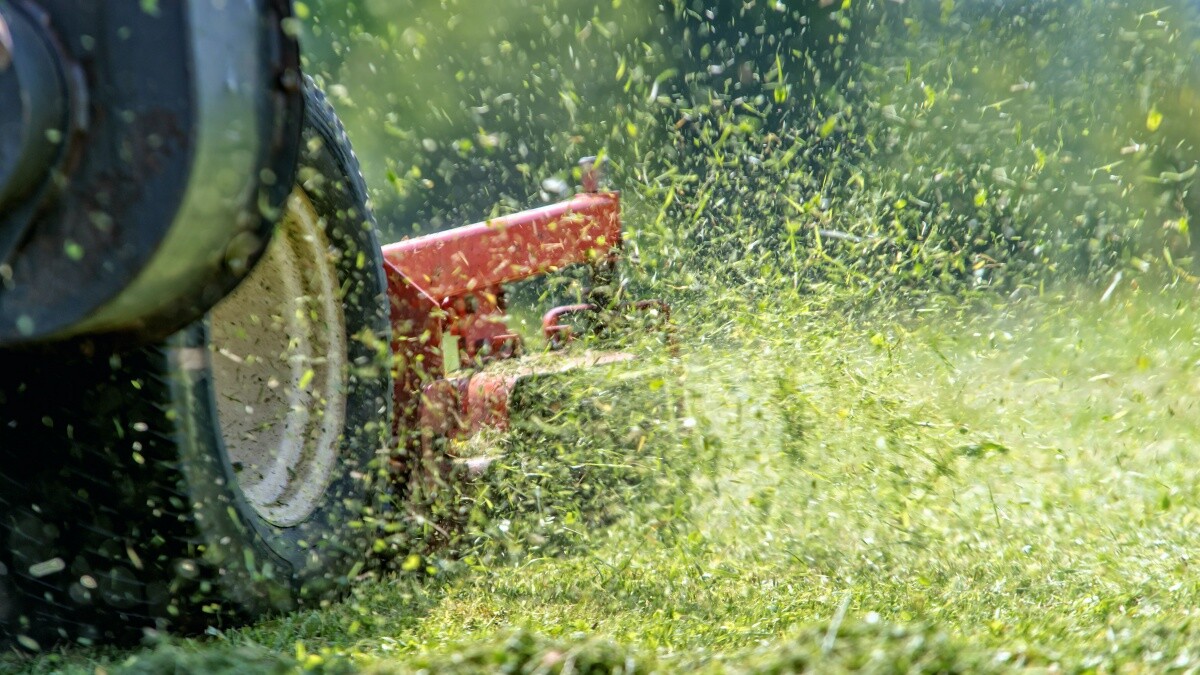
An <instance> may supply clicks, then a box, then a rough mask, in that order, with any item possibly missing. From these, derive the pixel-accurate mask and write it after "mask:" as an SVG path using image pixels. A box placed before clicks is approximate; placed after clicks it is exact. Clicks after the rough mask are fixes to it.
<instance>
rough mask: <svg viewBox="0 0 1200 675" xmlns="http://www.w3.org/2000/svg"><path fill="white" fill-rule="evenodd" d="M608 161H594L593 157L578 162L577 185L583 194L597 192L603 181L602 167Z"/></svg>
mask: <svg viewBox="0 0 1200 675" xmlns="http://www.w3.org/2000/svg"><path fill="white" fill-rule="evenodd" d="M607 161H608V160H601V161H599V162H597V161H596V158H595V157H584V158H583V159H581V160H579V184H580V186H581V187H582V188H583V191H584V192H599V191H600V184H601V183H602V182H603V181H604V165H605V164H606V163H607Z"/></svg>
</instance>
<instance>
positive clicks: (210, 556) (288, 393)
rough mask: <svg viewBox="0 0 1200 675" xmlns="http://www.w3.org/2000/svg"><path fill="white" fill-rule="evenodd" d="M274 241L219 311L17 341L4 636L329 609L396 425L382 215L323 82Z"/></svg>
mask: <svg viewBox="0 0 1200 675" xmlns="http://www.w3.org/2000/svg"><path fill="white" fill-rule="evenodd" d="M306 85H307V87H306V88H307V91H306V95H305V107H306V112H305V132H304V140H305V144H304V146H303V147H302V148H301V162H300V169H299V173H298V177H297V184H296V187H295V190H294V191H293V194H292V196H291V198H290V199H289V200H288V206H287V208H286V213H285V214H284V216H283V218H282V220H281V222H280V225H279V227H278V230H277V233H276V235H275V237H274V239H273V240H272V242H271V245H270V247H269V249H268V253H267V254H266V256H265V257H264V259H263V260H262V261H261V262H260V264H259V265H258V266H256V267H255V269H254V271H253V272H252V273H251V275H250V276H249V277H248V278H247V279H246V280H245V281H244V282H243V284H242V285H241V286H239V288H238V289H237V290H236V291H235V292H234V293H233V294H231V295H230V296H229V297H228V298H226V299H225V300H223V301H222V302H221V303H220V304H219V305H218V306H217V307H216V308H215V309H214V310H213V311H212V312H211V314H210V315H209V317H208V319H206V320H205V321H203V322H200V323H197V324H195V325H192V326H191V327H189V328H187V329H186V330H184V331H182V332H180V333H178V334H176V335H174V336H172V337H171V338H170V339H168V340H167V341H166V342H165V343H163V344H160V345H156V346H153V347H148V348H144V349H141V350H138V351H134V352H129V353H123V354H119V355H115V356H95V355H93V356H91V357H90V358H85V357H76V356H72V357H68V356H66V355H63V356H62V358H46V356H45V355H41V356H38V357H37V358H31V356H30V355H16V354H7V355H5V354H0V635H3V638H6V639H8V640H12V641H15V642H17V643H19V644H20V645H22V646H24V647H25V648H27V649H37V648H45V647H47V646H49V645H51V644H55V643H63V642H69V641H74V642H83V643H91V642H129V641H131V640H136V639H139V638H141V637H142V636H143V635H145V634H146V633H147V632H152V631H163V630H171V631H178V632H192V631H196V630H202V629H203V628H205V627H207V626H213V625H216V626H224V625H230V624H232V623H235V622H238V621H242V620H245V619H248V618H253V617H257V616H261V615H263V614H265V613H270V612H275V611H287V610H291V609H295V608H299V607H303V606H313V605H314V604H317V603H320V602H321V601H323V600H326V599H328V598H331V597H335V596H336V595H337V594H338V592H339V591H340V590H342V589H344V588H345V587H346V585H347V583H348V580H349V579H350V578H352V577H353V576H354V575H355V574H356V573H357V571H358V569H361V565H362V564H363V563H364V561H365V553H366V551H367V548H368V545H369V543H370V540H371V536H370V533H369V531H368V528H366V527H364V526H363V524H362V523H363V512H364V509H368V510H369V509H371V508H372V505H373V499H374V497H373V495H375V494H376V493H377V492H378V490H377V488H378V487H379V486H378V485H377V484H376V483H375V480H376V478H375V476H376V475H377V474H376V472H374V471H373V470H372V466H373V464H374V462H375V460H376V457H377V453H378V452H379V451H380V449H381V448H384V447H386V445H387V442H388V441H389V436H390V413H389V411H390V405H391V403H390V402H391V390H390V389H391V382H390V377H389V373H388V367H387V362H386V361H385V360H383V357H384V356H386V353H387V345H388V340H389V325H388V318H387V304H386V295H385V292H384V288H385V287H384V279H383V272H382V267H381V264H380V261H379V257H380V253H379V245H378V242H377V240H376V235H375V230H374V221H373V219H372V217H371V214H370V212H369V210H368V208H367V197H366V191H365V189H364V186H363V183H362V178H361V176H360V174H359V170H358V163H357V161H356V160H355V158H354V156H353V154H352V153H351V151H350V147H349V144H348V142H347V141H346V137H345V133H344V131H343V130H342V127H341V124H340V123H339V122H338V120H337V118H336V116H335V115H334V113H333V110H332V108H331V107H330V106H329V104H328V103H327V102H326V101H325V99H324V97H323V96H322V95H321V94H320V92H319V91H318V90H317V89H316V87H315V86H313V85H312V83H311V81H308V82H306Z"/></svg>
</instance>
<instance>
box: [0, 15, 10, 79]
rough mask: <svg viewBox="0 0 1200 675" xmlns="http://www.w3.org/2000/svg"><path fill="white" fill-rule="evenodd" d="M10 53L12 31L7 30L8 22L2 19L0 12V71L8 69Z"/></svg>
mask: <svg viewBox="0 0 1200 675" xmlns="http://www.w3.org/2000/svg"><path fill="white" fill-rule="evenodd" d="M12 53H13V41H12V33H11V32H9V30H8V23H7V22H6V21H5V20H4V15H2V14H0V73H3V72H4V71H6V70H8V67H9V66H11V65H12Z"/></svg>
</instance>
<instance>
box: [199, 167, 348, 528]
mask: <svg viewBox="0 0 1200 675" xmlns="http://www.w3.org/2000/svg"><path fill="white" fill-rule="evenodd" d="M338 289H339V283H338V274H337V258H336V255H334V254H333V253H331V248H330V246H329V242H328V239H327V238H326V236H325V232H324V229H323V227H322V224H321V219H320V218H319V216H318V215H317V213H316V210H315V208H314V207H313V204H312V202H311V201H310V200H309V199H308V197H307V196H306V195H305V194H304V193H303V192H302V191H301V190H299V189H297V190H295V191H294V192H293V193H292V195H291V196H290V197H289V198H288V202H287V208H286V212H285V214H284V217H283V219H282V221H281V222H280V224H279V227H278V229H277V231H276V233H275V236H274V238H273V239H272V241H271V243H270V245H269V246H268V248H267V252H266V254H265V255H264V256H263V259H262V260H260V261H259V263H258V264H257V265H256V266H255V268H254V271H253V272H251V273H250V275H249V276H248V277H247V278H246V279H245V280H244V281H243V282H242V284H241V285H240V286H238V288H237V289H236V290H235V291H234V292H233V293H232V294H230V295H229V296H228V297H226V298H225V299H224V300H222V301H221V303H220V304H218V305H217V306H216V307H215V308H214V309H213V311H212V313H211V319H210V321H211V334H212V346H213V350H214V353H213V356H212V365H213V368H212V370H213V387H214V390H215V392H216V399H217V414H218V417H219V419H220V424H221V432H222V436H223V438H224V444H225V450H226V454H227V456H228V458H229V461H230V463H231V464H232V465H233V468H234V471H235V473H236V475H237V479H238V487H239V488H240V489H241V491H242V493H243V494H244V495H245V497H246V500H247V501H248V502H249V504H250V505H251V507H253V508H254V510H255V511H256V512H257V513H258V514H259V515H260V516H261V517H262V518H263V519H264V520H266V521H268V522H270V523H272V524H274V525H276V526H279V527H290V526H294V525H296V524H298V523H300V522H303V521H304V520H305V519H307V518H308V517H309V516H310V515H311V514H312V513H313V511H314V510H316V508H317V506H318V505H319V504H320V502H321V499H322V497H323V495H324V493H325V491H326V490H327V489H328V487H329V484H330V481H331V480H332V478H333V475H334V470H335V468H336V466H337V463H338V455H339V447H340V442H339V440H340V437H341V435H342V432H343V429H344V426H345V418H346V404H345V377H346V375H345V374H346V371H347V368H346V365H347V345H346V329H345V325H346V324H345V316H344V314H343V311H342V303H341V298H340V294H339V292H338Z"/></svg>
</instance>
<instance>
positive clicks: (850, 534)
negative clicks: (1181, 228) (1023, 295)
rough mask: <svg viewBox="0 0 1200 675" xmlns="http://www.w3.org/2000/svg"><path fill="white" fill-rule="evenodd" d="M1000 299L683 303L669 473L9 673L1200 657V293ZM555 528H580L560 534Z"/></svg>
mask: <svg viewBox="0 0 1200 675" xmlns="http://www.w3.org/2000/svg"><path fill="white" fill-rule="evenodd" d="M995 302H996V303H997V304H996V306H995V307H990V306H986V305H985V304H984V303H982V302H977V303H975V305H974V306H972V307H971V308H970V309H962V308H957V309H954V310H949V309H946V308H943V307H929V308H915V309H914V310H912V311H909V312H906V313H905V314H904V316H902V317H900V318H899V319H897V318H896V317H894V316H893V317H887V320H884V319H885V317H879V316H867V317H866V318H852V315H851V314H849V313H842V312H835V311H832V310H827V309H813V308H811V307H810V306H809V305H807V304H805V303H804V302H802V301H800V300H796V299H791V300H782V301H780V303H779V304H778V305H777V306H776V307H775V309H774V311H772V312H769V313H768V312H742V313H739V314H737V315H736V316H730V317H729V319H728V321H727V322H725V323H722V324H718V325H708V324H706V325H704V326H699V325H688V323H687V321H688V319H687V317H686V314H687V313H686V312H685V316H684V318H683V319H682V320H681V322H682V323H684V326H683V334H684V337H685V339H686V344H687V348H686V349H685V350H684V355H683V356H682V357H681V361H682V366H681V369H680V370H679V371H677V372H678V373H679V374H680V377H681V379H682V384H683V386H684V388H685V389H686V391H687V403H686V409H685V410H684V412H683V414H682V415H681V418H680V419H678V420H675V421H674V422H673V423H672V424H671V425H669V426H666V427H663V429H661V430H660V431H661V433H658V434H649V435H648V436H640V437H639V438H641V439H643V440H642V441H641V442H640V445H641V446H642V447H641V450H640V451H638V450H637V448H636V447H628V448H626V449H625V452H626V453H627V460H628V462H629V465H630V466H633V465H638V464H639V462H641V463H642V465H641V466H640V469H641V470H645V469H647V468H655V466H654V465H652V464H649V463H648V462H651V459H652V458H653V459H655V460H661V461H663V462H665V463H667V464H669V466H670V467H673V469H674V470H667V469H662V470H661V471H660V472H659V474H657V475H659V476H662V477H660V478H658V479H653V478H652V477H651V478H647V476H651V474H650V473H647V472H646V471H640V472H637V476H638V477H639V480H638V481H637V482H633V483H630V482H623V483H621V484H620V487H619V489H618V488H613V489H614V492H612V497H613V498H614V499H617V500H618V502H619V503H618V504H616V505H615V507H614V505H613V504H612V503H610V501H611V500H605V498H604V497H603V495H600V496H597V495H596V494H594V493H592V494H591V497H589V498H588V499H583V498H579V499H578V500H576V501H574V502H573V501H572V499H573V497H572V495H574V494H583V493H584V492H585V491H584V490H578V491H573V490H562V491H561V492H559V493H557V494H555V495H553V498H552V499H550V498H548V499H547V503H550V502H553V508H551V507H550V506H546V505H545V504H542V503H540V502H539V509H541V510H539V509H515V510H514V511H513V512H512V513H511V514H509V515H510V518H511V520H505V522H507V523H510V524H509V525H508V526H505V528H503V529H504V530H505V531H506V532H508V533H509V536H507V538H506V537H505V536H501V535H496V536H495V537H494V538H493V540H492V541H491V542H490V543H484V544H478V545H476V546H475V547H474V548H468V549H465V550H467V554H466V556H465V557H463V558H460V559H455V560H449V559H447V560H441V559H439V558H437V556H436V555H434V556H429V557H425V558H422V559H420V560H413V561H412V563H411V564H405V565H403V568H406V569H400V570H398V571H397V572H395V573H389V574H386V575H383V576H379V577H376V578H374V579H368V580H365V581H363V582H362V583H361V584H359V585H358V586H357V587H356V589H355V591H354V593H353V595H352V597H350V598H349V599H347V600H346V601H345V602H344V603H342V604H337V605H334V606H331V607H329V608H327V609H325V610H321V611H309V612H305V613H300V614H296V615H292V616H286V617H280V618H276V619H272V620H269V621H266V622H264V623H261V624H259V625H256V626H252V627H248V628H242V629H236V630H227V631H224V632H217V633H216V634H215V635H211V636H207V637H204V638H200V639H194V640H178V639H176V640H172V641H170V642H167V643H162V644H159V645H156V646H149V647H146V648H142V649H137V650H133V651H111V650H109V651H105V650H99V651H78V650H72V651H66V652H59V653H54V654H48V655H43V656H40V657H38V658H35V659H28V660H26V659H23V658H18V657H13V656H8V657H0V658H2V659H3V660H0V670H20V669H28V670H29V671H30V672H55V671H58V670H63V671H65V672H72V673H93V672H96V673H100V672H107V673H119V672H130V673H158V672H163V673H172V672H299V671H314V672H345V671H357V670H365V671H367V672H416V671H421V670H427V671H430V672H501V671H502V672H531V673H532V672H539V673H540V672H547V673H549V672H554V673H559V672H561V673H567V672H674V671H681V670H699V671H711V672H735V673H736V672H792V671H800V670H812V671H815V672H838V671H861V672H900V671H909V670H922V671H927V672H956V671H957V672H964V671H981V670H995V671H1006V670H1020V669H1026V668H1029V669H1034V670H1036V671H1042V672H1140V671H1163V670H1181V671H1191V670H1195V669H1197V668H1200V651H1198V650H1196V649H1195V645H1196V644H1198V641H1197V640H1198V638H1200V624H1197V623H1196V621H1195V617H1196V614H1197V612H1198V611H1200V610H1198V609H1197V608H1200V572H1198V571H1197V570H1196V569H1195V564H1194V563H1192V561H1191V555H1192V554H1193V549H1192V546H1191V544H1192V542H1193V541H1194V532H1195V530H1196V528H1197V527H1198V526H1200V524H1198V520H1200V515H1198V514H1200V462H1198V461H1197V459H1198V457H1200V446H1198V445H1197V439H1198V436H1200V433H1198V428H1197V422H1196V419H1197V416H1196V414H1195V405H1196V400H1197V394H1198V393H1200V392H1198V388H1200V378H1198V377H1197V372H1196V371H1197V368H1200V335H1198V333H1197V328H1196V326H1197V322H1196V320H1195V316H1196V313H1197V310H1198V309H1200V307H1198V305H1200V300H1198V299H1197V298H1196V297H1195V296H1194V294H1193V293H1191V292H1189V291H1186V290H1180V291H1170V292H1165V293H1164V294H1161V295H1154V294H1149V293H1137V292H1135V291H1133V290H1128V289H1125V290H1119V291H1118V292H1116V293H1115V294H1114V295H1113V297H1112V298H1110V299H1109V301H1108V302H1106V303H1101V302H1099V292H1087V293H1078V294H1071V295H1057V296H1053V295H1049V294H1047V295H1046V296H1044V297H1041V298H1033V299H1025V300H1020V301H1006V302H1004V303H1002V304H1001V303H999V301H998V300H995ZM660 384H661V383H657V382H656V383H654V384H653V385H652V386H654V387H655V389H656V392H655V393H656V394H657V393H661V392H662V391H664V390H665V389H671V388H672V387H673V386H674V383H671V385H672V386H671V387H666V388H660ZM613 415H614V416H615V413H613ZM610 423H611V424H615V425H617V426H619V424H620V423H619V422H610ZM642 425H643V426H645V424H644V423H642ZM667 432H669V433H667ZM647 437H649V438H650V440H649V442H645V441H644V439H645V438H647ZM611 438H615V439H618V440H617V441H613V443H615V444H616V445H614V446H613V447H610V448H609V451H610V452H613V451H615V449H616V448H617V447H619V445H620V442H619V438H620V436H619V435H615V436H612V437H611ZM514 450H521V448H520V447H517V448H514ZM525 450H526V451H529V452H535V453H536V452H538V449H537V448H533V447H528V448H525ZM633 453H640V454H637V455H635V454H633ZM540 461H541V462H542V464H541V465H540V466H543V468H544V469H545V473H546V474H547V475H553V474H554V467H553V466H552V463H553V462H554V461H555V460H554V459H553V457H552V453H551V455H546V458H544V459H543V460H540ZM630 475H632V474H630ZM524 477H525V478H528V472H526V474H525V476H524ZM626 477H627V476H626ZM510 478H513V479H514V480H516V481H517V482H520V480H521V478H522V476H518V475H515V474H514V475H513V476H510ZM538 485H540V486H541V487H542V488H545V489H548V490H549V489H550V487H549V484H542V483H539V484H538ZM602 487H603V486H602ZM497 494H499V493H497ZM513 503H515V502H513ZM590 507H596V508H604V509H606V513H608V514H609V516H608V517H607V518H606V519H605V522H603V523H600V522H595V521H593V520H590V519H589V518H588V514H587V509H588V508H590ZM552 511H553V513H556V514H557V515H558V517H559V518H560V520H559V522H560V524H561V528H555V527H550V528H547V527H546V523H545V522H544V521H545V520H546V519H547V518H548V516H547V515H546V514H547V513H551V512H552ZM564 514H565V517H564ZM573 514H578V515H573ZM489 515H490V517H491V518H493V519H503V516H504V515H505V512H504V506H503V499H499V498H497V499H496V503H495V504H494V505H493V507H492V510H491V511H490V512H489ZM572 518H576V519H577V522H575V523H574V524H572V523H571V522H568V521H571V519H572ZM538 519H541V521H543V522H540V526H541V529H539V522H538ZM522 524H524V527H523V526H522ZM548 530H554V531H556V532H557V533H559V534H562V533H563V532H568V533H571V534H569V535H568V536H566V538H565V539H563V540H562V541H560V543H559V544H558V545H550V544H546V543H545V537H544V536H541V535H539V534H538V533H539V532H542V534H545V532H546V531H548ZM481 531H482V530H481ZM489 531H491V532H493V534H494V533H495V530H489ZM406 562H409V561H406Z"/></svg>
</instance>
